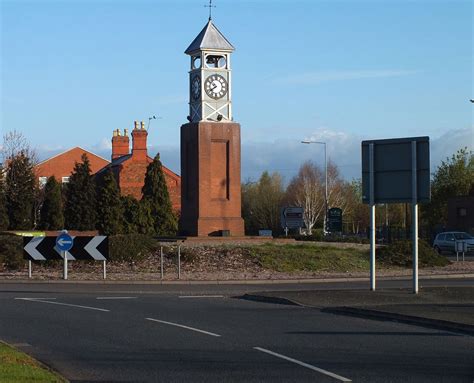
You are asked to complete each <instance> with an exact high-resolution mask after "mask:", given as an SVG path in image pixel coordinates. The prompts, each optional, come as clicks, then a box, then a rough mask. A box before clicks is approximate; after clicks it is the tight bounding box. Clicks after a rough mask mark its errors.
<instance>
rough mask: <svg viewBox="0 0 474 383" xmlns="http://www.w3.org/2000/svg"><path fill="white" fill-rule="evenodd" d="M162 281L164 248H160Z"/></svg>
mask: <svg viewBox="0 0 474 383" xmlns="http://www.w3.org/2000/svg"><path fill="white" fill-rule="evenodd" d="M160 267H161V279H163V246H161V247H160Z"/></svg>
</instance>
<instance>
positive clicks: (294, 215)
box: [280, 206, 304, 236]
mask: <svg viewBox="0 0 474 383" xmlns="http://www.w3.org/2000/svg"><path fill="white" fill-rule="evenodd" d="M303 214H304V209H303V208H302V207H298V206H287V207H282V208H281V217H280V219H281V227H282V228H283V229H284V230H285V235H286V236H288V229H299V228H301V227H303V225H304V220H303Z"/></svg>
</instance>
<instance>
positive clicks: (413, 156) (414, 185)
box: [411, 141, 418, 294]
mask: <svg viewBox="0 0 474 383" xmlns="http://www.w3.org/2000/svg"><path fill="white" fill-rule="evenodd" d="M416 164H417V162H416V141H412V142H411V196H412V202H411V208H412V219H411V221H412V224H411V226H412V247H413V250H412V253H413V259H412V263H413V293H415V294H418V180H417V174H416V173H417V166H416Z"/></svg>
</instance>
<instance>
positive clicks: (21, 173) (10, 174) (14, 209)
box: [5, 153, 36, 230]
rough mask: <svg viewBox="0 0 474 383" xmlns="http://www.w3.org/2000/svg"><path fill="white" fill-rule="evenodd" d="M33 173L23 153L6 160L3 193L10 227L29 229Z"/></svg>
mask: <svg viewBox="0 0 474 383" xmlns="http://www.w3.org/2000/svg"><path fill="white" fill-rule="evenodd" d="M35 192H36V190H35V175H34V172H33V164H32V162H31V160H30V158H29V157H27V156H26V155H25V154H24V153H19V154H17V155H15V156H14V157H10V158H9V159H8V162H7V168H6V178H5V194H6V204H7V212H8V219H9V222H10V226H9V227H10V229H13V230H18V229H20V230H30V229H31V228H32V227H33V221H34V214H35V212H34V207H35Z"/></svg>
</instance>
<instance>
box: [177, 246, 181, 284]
mask: <svg viewBox="0 0 474 383" xmlns="http://www.w3.org/2000/svg"><path fill="white" fill-rule="evenodd" d="M178 279H181V245H178Z"/></svg>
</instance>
